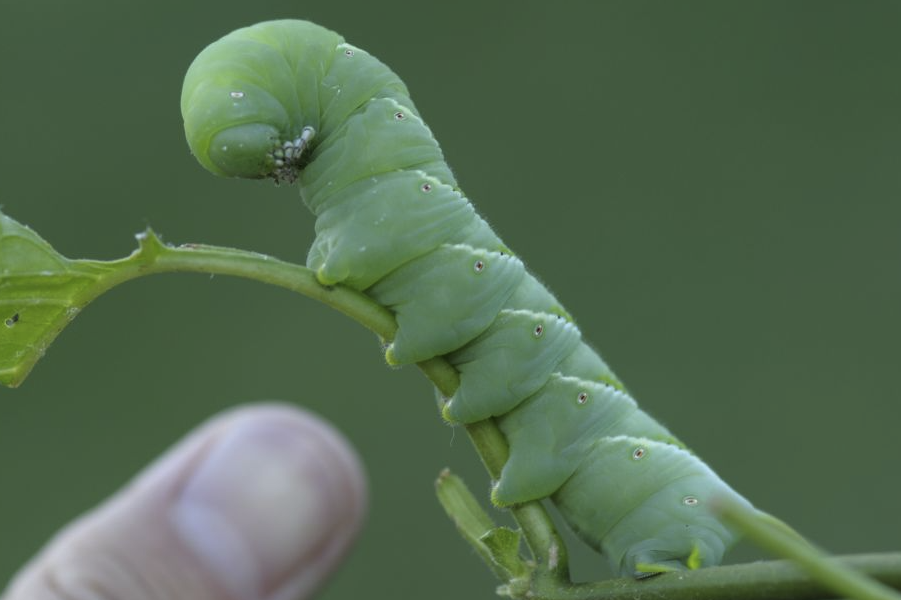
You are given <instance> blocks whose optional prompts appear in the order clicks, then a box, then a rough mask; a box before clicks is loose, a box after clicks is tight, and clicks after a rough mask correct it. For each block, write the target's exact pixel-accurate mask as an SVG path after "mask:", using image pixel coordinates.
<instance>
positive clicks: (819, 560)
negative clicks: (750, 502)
mask: <svg viewBox="0 0 901 600" xmlns="http://www.w3.org/2000/svg"><path fill="white" fill-rule="evenodd" d="M717 511H718V512H719V513H720V515H721V516H722V518H723V520H725V521H726V522H728V523H732V525H734V526H735V527H737V528H738V529H740V530H741V531H742V532H743V533H744V534H745V535H746V536H747V537H748V538H749V539H750V540H751V541H753V542H755V543H756V544H757V545H758V546H760V547H761V548H764V549H766V550H769V551H770V552H772V553H773V554H775V555H776V556H780V557H784V558H790V559H791V560H793V561H794V562H795V563H797V564H798V565H799V566H800V567H801V568H802V569H804V570H806V571H807V572H808V573H809V574H810V575H811V576H812V577H813V578H814V579H815V580H816V581H817V582H819V583H821V584H822V585H823V586H825V587H827V588H829V589H831V590H832V591H834V592H836V593H838V594H841V595H843V596H848V597H850V598H855V599H856V600H901V594H898V593H897V592H895V591H894V590H892V589H890V588H888V587H886V586H884V585H882V584H880V583H878V582H877V581H874V580H873V579H870V578H869V577H866V576H864V575H862V574H860V573H858V572H857V571H855V570H854V569H852V568H850V567H847V566H845V565H843V564H841V563H840V562H838V561H836V560H834V559H832V558H831V557H829V556H827V555H826V554H825V553H823V552H822V551H821V550H819V549H817V548H816V547H814V546H813V545H812V544H811V543H810V542H808V541H807V540H806V539H804V538H803V537H802V536H801V535H800V534H798V533H797V532H796V531H795V530H794V529H792V528H791V527H789V526H788V525H786V524H785V523H783V522H782V521H780V520H779V519H777V518H776V517H773V516H772V515H769V514H766V513H763V512H760V511H758V510H755V509H752V508H748V507H745V506H739V505H738V504H735V503H733V502H723V503H721V504H720V505H719V506H718V507H717Z"/></svg>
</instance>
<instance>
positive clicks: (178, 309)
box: [0, 0, 901, 600]
mask: <svg viewBox="0 0 901 600" xmlns="http://www.w3.org/2000/svg"><path fill="white" fill-rule="evenodd" d="M282 17H297V18H307V19H310V20H313V21H316V22H318V23H320V24H322V25H325V26H327V27H330V28H332V29H335V30H337V31H338V32H340V33H342V34H343V35H344V36H345V37H346V38H347V39H348V40H349V41H350V42H352V43H354V44H355V45H358V46H360V47H363V48H366V49H367V50H369V51H371V52H372V53H374V54H375V55H376V56H378V57H380V58H381V59H382V60H383V61H385V62H386V63H387V64H389V65H391V66H392V67H393V68H394V69H395V70H396V71H397V72H398V73H399V74H400V75H401V77H403V78H404V80H405V81H406V82H407V84H408V86H409V88H410V90H411V91H412V94H413V97H414V99H415V101H416V103H417V106H418V107H419V109H420V111H421V112H422V114H423V116H424V117H425V119H426V121H427V122H428V123H429V124H430V126H431V127H432V129H433V131H434V132H435V134H436V137H437V138H438V139H439V141H440V142H441V143H442V145H443V148H444V150H445V153H446V156H447V158H448V161H449V162H450V164H451V165H452V166H453V167H454V169H455V172H456V173H457V174H458V177H459V180H460V182H461V184H462V185H463V187H464V189H465V190H466V191H467V193H468V194H469V196H470V198H471V199H472V200H473V201H474V202H475V204H476V206H477V207H478V208H479V210H480V211H481V212H482V213H483V214H484V215H485V216H486V218H488V219H489V221H490V222H491V223H492V224H494V225H495V227H496V229H497V230H498V231H499V232H500V233H501V234H502V235H503V237H504V239H505V241H506V242H507V243H508V244H509V245H510V246H511V247H512V248H514V249H515V250H516V251H517V252H518V253H519V254H520V255H521V256H523V257H524V258H525V260H526V263H527V264H528V265H530V266H531V267H532V269H533V270H534V271H535V272H537V273H538V274H540V276H541V277H542V278H543V279H544V280H545V282H546V283H547V284H548V285H549V286H550V287H551V288H552V289H553V290H554V291H555V292H556V293H557V295H558V297H559V298H560V299H561V300H562V301H563V302H564V303H565V304H566V305H567V307H568V308H569V310H570V311H571V312H572V313H573V314H574V315H575V316H576V317H577V319H578V320H579V323H580V325H581V327H582V330H583V332H584V334H585V335H586V337H587V338H589V339H590V340H592V341H593V343H594V344H595V345H596V346H597V347H599V348H600V349H601V351H602V353H603V354H604V356H605V357H606V358H607V360H608V362H610V363H611V364H612V365H613V366H614V368H615V369H616V370H617V372H618V374H619V375H620V376H621V377H622V378H623V379H624V380H625V381H626V382H627V384H628V385H629V386H630V388H631V390H632V391H633V393H634V394H635V395H636V397H637V398H638V400H639V402H641V404H642V405H643V406H644V407H645V408H646V409H647V410H648V411H649V412H651V413H652V414H654V415H655V416H657V417H658V418H660V419H661V420H662V421H663V422H664V423H666V424H667V425H668V426H669V427H671V429H672V430H673V431H674V432H676V433H677V434H678V435H679V436H680V437H681V438H682V439H683V440H685V441H686V442H687V443H688V444H689V445H690V446H691V447H692V448H693V449H694V450H696V451H697V452H698V453H699V454H700V455H701V456H703V457H704V458H705V459H706V460H707V461H708V462H709V463H710V464H711V466H713V467H714V468H715V469H716V470H717V471H718V472H719V473H720V474H721V475H723V477H724V478H725V479H726V480H727V481H729V482H730V483H731V484H732V485H733V486H734V487H736V488H737V489H738V490H740V491H741V492H743V493H745V494H746V495H747V496H748V497H749V498H750V499H751V500H752V501H754V502H755V503H757V504H758V505H759V506H760V507H761V508H764V509H766V510H768V511H771V512H773V513H774V514H776V515H778V516H780V517H782V518H784V519H785V520H787V521H788V522H790V523H792V524H793V525H794V526H796V527H797V528H798V529H800V530H801V531H802V532H805V533H807V534H809V535H810V537H811V538H812V539H814V540H815V541H817V542H819V543H821V544H822V545H824V546H826V547H827V548H829V549H831V550H834V551H838V552H860V551H880V550H889V549H897V548H898V540H899V539H901V535H899V534H901V524H899V521H898V519H897V506H898V499H899V496H901V482H899V476H898V466H897V465H898V462H899V458H901V448H899V444H898V441H897V440H898V438H899V435H898V422H899V417H901V403H899V399H901V397H899V392H898V390H897V384H896V377H895V373H896V371H895V369H896V368H897V362H898V358H899V343H898V340H899V339H901V318H899V314H898V307H899V306H901V235H899V234H901V203H899V193H901V169H899V159H901V117H899V107H901V78H899V72H901V36H899V35H898V25H899V22H901V4H899V3H897V2H896V1H894V0H883V1H866V2H847V1H844V0H821V1H794V2H785V1H781V0H780V1H775V0H770V1H757V2H735V1H725V2H724V1H720V0H717V1H713V0H710V1H703V2H702V1H695V0H689V1H683V2H673V1H671V0H653V1H636V0H621V1H616V2H591V3H589V2H585V3H568V4H561V3H557V4H551V3H537V2H535V3H533V2H520V3H515V4H508V3H487V2H478V3H476V2H466V1H464V2H457V3H445V4H440V5H438V4H435V5H423V4H422V3H415V2H412V1H397V2H365V1H363V0H348V1H345V2H340V3H339V2H319V3H301V2H286V1H282V0H278V1H275V0H273V1H263V2H255V3H251V2H233V1H229V0H224V1H222V2H215V3H213V2H209V1H206V0H204V1H198V2H190V3H188V2H174V1H173V0H157V1H155V2H134V3H133V2H128V3H121V2H112V1H109V0H104V1H98V0H85V1H84V2H79V3H69V2H58V1H57V2H53V1H47V0H29V1H28V2H14V1H12V0H0V70H2V74H3V77H2V80H0V81H2V83H0V182H2V183H0V204H2V206H3V210H4V211H5V212H7V213H8V214H9V215H10V216H12V217H14V218H15V219H17V220H19V221H21V222H24V223H28V224H30V225H31V226H33V227H34V228H35V229H37V230H38V231H39V232H40V233H41V234H42V235H43V236H45V237H46V238H47V239H48V240H49V241H51V243H53V244H54V245H55V246H56V247H57V248H58V249H59V250H60V251H62V252H63V253H64V254H66V255H68V256H71V257H90V258H113V257H118V256H122V255H124V254H126V253H127V252H129V251H130V250H131V249H132V248H133V247H134V241H133V239H132V237H131V234H132V233H134V232H137V231H139V230H141V229H143V228H144V227H145V226H146V225H148V224H149V225H152V226H153V227H154V229H155V230H157V231H158V232H160V233H161V234H162V235H163V236H164V237H165V239H166V240H168V241H171V242H187V241H195V242H206V243H212V244H221V245H230V246H236V247H241V248H247V249H252V250H258V251H262V252H267V253H270V254H274V255H276V256H279V257H280V258H284V259H288V260H294V261H303V258H304V256H305V250H306V248H307V246H308V245H309V243H310V241H311V240H312V235H313V231H312V219H311V217H310V216H309V215H308V214H307V213H306V211H305V210H304V208H303V207H302V205H301V203H300V201H299V199H298V198H297V193H296V190H293V189H291V188H288V187H282V188H274V187H273V186H272V185H271V184H268V183H262V182H242V181H228V180H222V179H217V178H214V177H212V176H211V175H209V174H208V173H206V172H205V171H203V170H202V169H201V168H200V167H199V166H198V165H197V164H196V163H195V161H194V160H193V158H192V157H191V156H190V155H189V153H188V149H187V146H186V144H185V142H184V139H183V134H182V130H181V119H180V115H179V112H178V98H179V91H180V85H181V79H182V76H183V74H184V70H185V68H186V67H187V65H188V64H189V63H190V61H191V60H192V58H193V57H194V55H195V54H196V53H197V52H198V51H199V50H200V49H201V48H202V47H203V46H205V45H206V44H207V43H209V42H211V41H212V40H214V39H216V38H217V37H219V36H221V35H223V34H225V33H226V32H228V31H230V30H232V29H234V28H237V27H240V26H243V25H247V24H250V23H253V22H256V21H260V20H265V19H270V18H282ZM272 398H278V399H283V400H286V401H290V402H296V403H298V404H303V405H304V406H307V407H309V408H311V409H312V410H315V411H317V412H319V413H320V414H323V415H325V416H326V417H328V418H329V419H331V420H333V421H334V422H335V423H336V424H337V425H338V427H340V428H341V429H342V430H343V431H344V432H345V433H346V434H347V436H348V437H349V438H350V439H351V440H353V442H354V443H355V444H356V446H357V448H358V449H359V451H360V453H361V454H362V456H363V458H364V460H365V463H366V465H367V468H368V470H369V477H370V483H371V488H372V508H371V516H370V519H369V522H368V526H367V528H366V530H365V531H364V534H363V538H362V541H361V543H360V546H359V548H358V549H357V551H356V552H355V553H354V554H353V556H352V558H351V560H350V561H349V564H348V565H347V566H346V568H344V569H343V570H342V571H341V572H340V573H339V576H338V577H337V578H336V580H335V582H334V583H333V584H332V585H331V586H330V587H329V588H328V590H327V591H326V592H325V593H324V594H323V596H322V597H323V598H326V599H333V600H337V599H339V598H355V597H360V596H361V595H366V596H367V597H369V596H372V595H373V593H376V594H381V593H385V594H389V593H390V594H393V595H394V596H396V597H427V598H431V599H432V600H438V599H440V598H460V597H482V598H489V597H492V595H493V591H492V590H493V587H494V583H493V581H492V579H491V576H490V575H489V574H488V571H487V570H486V569H485V568H483V567H482V566H481V565H480V564H478V562H477V559H476V558H475V557H474V556H473V555H472V553H471V552H470V551H469V550H468V549H467V547H466V546H465V545H464V543H463V542H462V540H461V539H460V538H459V537H458V536H457V534H456V533H455V531H454V530H453V527H452V526H451V525H450V523H449V522H448V521H447V520H446V519H445V517H444V516H443V514H442V512H441V509H440V507H439V506H438V503H437V501H436V500H435V498H434V495H433V490H432V481H433V478H434V477H435V476H436V475H437V474H438V472H439V470H440V469H441V468H442V467H444V466H446V465H449V466H451V467H452V468H453V469H454V470H455V471H457V472H459V473H461V474H463V476H464V477H465V478H466V479H467V480H468V481H469V482H470V484H471V485H472V486H473V488H474V490H475V491H476V492H477V493H478V492H480V491H484V492H485V494H484V496H485V498H486V500H487V490H488V481H487V479H486V477H485V475H484V474H483V472H482V470H481V468H480V466H479V464H478V462H477V460H476V458H475V456H474V453H473V451H472V450H471V449H470V448H469V445H468V442H467V440H466V438H465V435H464V434H463V433H462V431H456V432H455V431H453V430H451V429H449V428H447V427H445V426H444V425H442V423H441V421H440V419H439V417H438V415H437V413H436V410H435V406H434V403H433V399H432V395H431V390H430V388H429V386H428V385H427V383H426V381H425V380H424V379H423V378H422V377H421V376H419V375H418V374H417V373H416V371H415V370H414V369H403V370H400V371H392V370H389V369H387V368H386V367H385V366H384V364H383V361H382V359H381V355H380V352H379V349H378V346H377V344H376V340H374V339H373V337H372V336H371V335H370V334H368V333H367V332H365V331H364V330H363V329H362V328H360V327H359V326H357V325H355V324H354V323H352V322H350V321H349V320H348V319H346V318H345V317H343V316H341V315H338V314H336V313H332V312H330V311H329V310H327V309H325V308H324V307H321V306H318V305H316V304H315V303H313V302H312V301H308V300H306V299H303V298H299V297H294V296H292V295H290V294H289V293H288V292H285V291H282V290H278V289H270V288H267V287H264V286H260V285H258V284H253V283H250V282H245V281H237V280H229V279H226V278H221V277H216V278H212V279H211V278H208V277H203V276H197V275H194V276H191V275H171V276H160V277H155V278H148V279H146V280H141V281H137V282H134V283H129V284H127V285H125V286H123V287H121V288H119V289H116V290H113V291H112V292H111V293H110V294H108V295H107V296H104V297H102V298H101V299H100V300H99V301H97V302H96V303H95V304H94V305H92V306H91V307H89V308H88V309H87V310H85V311H84V312H83V314H82V315H80V316H79V317H78V319H77V320H76V321H75V323H74V324H73V325H72V326H71V327H70V328H69V329H68V330H67V331H66V332H64V333H63V335H62V336H61V337H60V338H59V340H58V341H57V342H56V344H55V345H54V346H53V347H52V348H51V349H50V351H49V352H48V354H47V356H46V358H45V359H44V360H43V361H42V362H41V363H40V364H38V366H37V368H36V369H35V370H34V372H33V373H32V375H31V378H30V379H29V380H28V381H27V382H26V383H25V384H24V385H23V387H22V388H20V389H17V390H8V389H2V390H0V482H2V486H3V487H2V494H0V581H5V580H6V579H8V578H9V576H11V574H12V573H13V572H14V571H15V570H16V569H17V568H18V567H19V566H20V565H21V564H22V563H23V562H24V561H25V560H27V559H28V557H29V556H31V555H32V554H33V553H34V552H35V551H36V550H37V549H38V548H39V547H40V546H41V545H42V544H43V542H44V541H45V540H46V539H47V538H48V537H49V536H50V535H52V534H53V532H54V531H56V530H57V528H59V527H60V526H61V525H62V524H64V523H65V522H67V521H68V520H70V519H72V518H73V517H75V516H76V515H78V514H80V513H81V512H83V511H85V510H87V509H88V508H89V507H91V506H93V505H94V504H96V503H97V502H99V501H100V500H102V499H103V498H104V497H106V496H107V495H108V494H110V493H111V492H113V491H114V490H115V489H117V488H118V487H119V486H120V485H121V484H122V483H123V482H125V481H126V480H127V479H128V478H129V477H130V476H131V475H132V474H133V473H134V472H136V471H137V470H138V469H140V468H141V467H142V466H143V465H145V464H146V463H147V462H148V461H150V460H152V458H153V457H154V456H156V455H157V454H158V453H159V452H161V451H162V450H163V449H164V448H165V447H167V446H168V445H169V444H171V443H173V442H174V441H175V440H177V439H178V438H179V437H180V436H181V435H182V434H184V433H185V432H186V431H188V430H189V429H190V428H192V427H194V426H195V425H196V424H197V423H198V422H200V421H201V420H203V419H204V418H206V417H207V416H209V415H211V414H213V413H215V412H216V411H219V410H221V409H223V408H225V407H228V406H231V405H235V404H238V403H243V402H247V401H251V400H254V399H272ZM862 509H863V510H862ZM758 556H760V555H759V553H757V552H756V551H755V550H754V549H753V548H748V547H743V548H740V549H739V550H738V551H737V552H735V553H733V554H732V558H733V560H746V559H749V558H754V557H758ZM575 566H576V575H577V576H578V577H580V578H583V579H587V578H596V577H597V576H599V575H602V574H604V573H606V569H605V568H604V567H603V560H602V559H600V558H599V557H597V556H595V555H593V554H591V553H589V552H587V551H585V552H582V551H580V552H579V553H578V556H577V558H576V565H575ZM374 590H377V591H376V592H374ZM475 594H477V596H473V595H475Z"/></svg>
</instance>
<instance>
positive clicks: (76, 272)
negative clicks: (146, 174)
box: [0, 213, 160, 387]
mask: <svg viewBox="0 0 901 600" xmlns="http://www.w3.org/2000/svg"><path fill="white" fill-rule="evenodd" d="M142 235H144V239H142V242H141V248H140V249H139V250H138V251H136V252H134V253H133V254H132V255H131V256H130V257H128V258H126V259H122V260H118V261H110V262H104V261H92V260H70V259H68V258H66V257H64V256H62V255H61V254H59V253H58V252H57V251H56V250H54V249H53V247H52V246H50V244H48V243H47V242H46V241H44V240H43V239H42V238H41V237H40V236H39V235H38V234H37V233H35V232H34V231H33V230H31V229H30V228H29V227H27V226H25V225H21V224H20V223H17V222H16V221H15V220H13V219H11V218H9V217H7V216H6V215H4V214H2V213H0V384H3V385H8V386H10V387H16V386H18V385H19V384H20V383H22V381H23V380H24V379H25V377H26V376H27V375H28V373H29V372H30V371H31V369H32V367H33V366H34V364H35V363H36V362H37V361H38V360H39V359H40V358H41V357H42V356H43V355H44V352H45V351H46V350H47V347H48V346H49V345H50V343H51V342H53V340H54V339H55V338H56V336H57V335H59V332H60V331H62V330H63V328H64V327H65V326H66V325H68V324H69V322H70V321H72V319H74V318H75V316H76V315H77V314H78V313H79V312H80V311H81V309H82V308H84V307H85V305H87V304H88V303H89V302H90V301H91V300H93V299H94V298H96V297H97V296H99V295H100V294H102V293H103V292H104V291H106V290H108V289H109V288H111V287H112V286H114V285H115V284H117V283H120V282H121V281H123V279H127V278H129V277H123V275H124V274H125V272H126V271H130V272H133V271H134V268H133V267H136V266H139V265H140V263H143V262H145V261H146V260H148V258H150V257H149V256H148V255H153V254H154V253H155V252H154V251H155V250H156V249H158V248H159V246H160V243H159V240H158V239H157V238H156V237H155V236H153V234H152V233H149V234H142ZM130 267H131V268H130Z"/></svg>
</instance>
